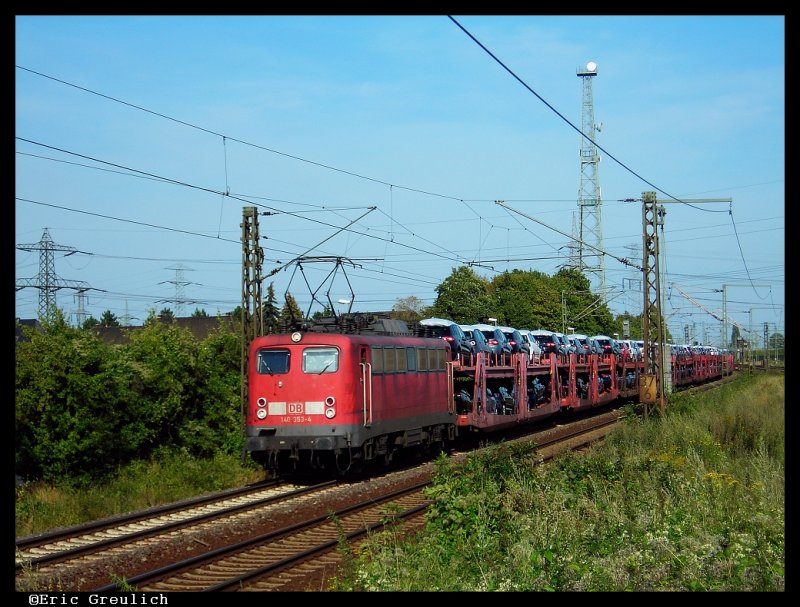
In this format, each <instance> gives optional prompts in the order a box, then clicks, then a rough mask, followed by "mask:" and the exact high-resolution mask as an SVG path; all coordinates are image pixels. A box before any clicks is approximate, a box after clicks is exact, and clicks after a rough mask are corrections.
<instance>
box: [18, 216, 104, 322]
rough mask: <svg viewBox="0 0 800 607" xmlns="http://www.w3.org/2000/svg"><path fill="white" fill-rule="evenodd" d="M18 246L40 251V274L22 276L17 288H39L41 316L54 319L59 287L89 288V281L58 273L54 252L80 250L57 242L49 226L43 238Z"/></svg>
mask: <svg viewBox="0 0 800 607" xmlns="http://www.w3.org/2000/svg"><path fill="white" fill-rule="evenodd" d="M17 248H18V249H20V250H21V251H39V274H38V275H37V276H36V278H21V279H19V280H17V282H16V289H17V291H19V290H20V289H23V288H25V287H34V288H36V289H39V317H40V318H42V319H45V320H47V321H52V320H53V318H54V315H55V311H56V291H58V290H59V289H78V290H82V291H86V290H87V289H89V288H90V287H89V285H88V283H86V282H84V281H82V280H63V279H61V278H59V277H58V275H57V274H56V268H55V260H54V258H53V253H55V252H56V251H65V252H66V253H67V255H72V254H73V253H76V252H77V251H78V250H77V249H76V248H75V247H68V246H65V245H60V244H56V243H54V242H53V239H52V238H50V233H49V232H48V231H47V228H45V229H44V233H43V234H42V239H41V240H40V241H39V242H37V243H33V244H20V245H17Z"/></svg>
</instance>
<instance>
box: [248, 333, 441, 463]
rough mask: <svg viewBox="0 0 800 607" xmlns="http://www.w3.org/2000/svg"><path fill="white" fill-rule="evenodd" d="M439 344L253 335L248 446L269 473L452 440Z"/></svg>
mask: <svg viewBox="0 0 800 607" xmlns="http://www.w3.org/2000/svg"><path fill="white" fill-rule="evenodd" d="M450 358H451V356H450V348H449V345H448V344H447V342H445V341H443V340H441V339H436V338H422V337H411V336H408V337H406V336H397V335H387V336H381V335H372V334H365V335H361V334H356V335H350V334H335V333H314V332H294V333H292V334H291V335H287V334H282V335H266V336H263V337H258V338H256V339H254V340H253V341H252V343H251V344H250V348H249V360H248V410H247V421H246V447H245V448H246V450H247V451H249V452H250V453H251V454H252V456H253V458H254V459H255V460H256V461H259V462H260V463H262V464H263V465H264V466H265V467H266V468H267V469H268V470H271V471H274V472H281V471H288V472H291V471H295V470H303V471H305V470H312V469H322V470H326V471H332V472H338V473H340V474H344V473H345V472H347V471H348V470H351V469H352V468H354V467H355V468H358V467H360V466H361V465H362V464H364V463H366V462H369V461H371V460H376V459H377V460H379V461H381V462H388V461H390V460H391V459H392V458H393V456H394V455H395V454H396V453H398V452H399V451H400V450H403V449H409V448H414V449H418V450H427V449H430V448H435V447H440V446H443V445H444V443H446V442H447V441H450V440H452V439H453V438H454V433H455V423H454V422H455V408H454V401H453V394H452V386H453V378H452V365H448V364H447V361H449V360H450Z"/></svg>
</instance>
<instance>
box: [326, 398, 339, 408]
mask: <svg viewBox="0 0 800 607" xmlns="http://www.w3.org/2000/svg"><path fill="white" fill-rule="evenodd" d="M325 404H326V405H328V406H329V407H333V405H335V404H336V399H335V398H333V396H329V397H328V398H326V399H325Z"/></svg>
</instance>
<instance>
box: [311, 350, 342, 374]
mask: <svg viewBox="0 0 800 607" xmlns="http://www.w3.org/2000/svg"><path fill="white" fill-rule="evenodd" d="M338 369H339V350H337V349H336V348H306V349H305V350H303V373H316V374H318V375H322V374H323V373H335V372H336V371H337V370H338Z"/></svg>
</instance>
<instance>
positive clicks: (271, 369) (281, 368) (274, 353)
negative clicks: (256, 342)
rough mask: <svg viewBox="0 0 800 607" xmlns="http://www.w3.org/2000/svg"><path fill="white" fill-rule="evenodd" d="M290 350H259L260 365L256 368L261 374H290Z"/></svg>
mask: <svg viewBox="0 0 800 607" xmlns="http://www.w3.org/2000/svg"><path fill="white" fill-rule="evenodd" d="M289 358H290V355H289V350H286V349H281V350H259V351H258V361H257V362H258V364H257V365H256V368H257V369H258V372H259V373H263V374H267V375H275V374H278V373H281V374H282V373H288V372H289Z"/></svg>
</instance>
